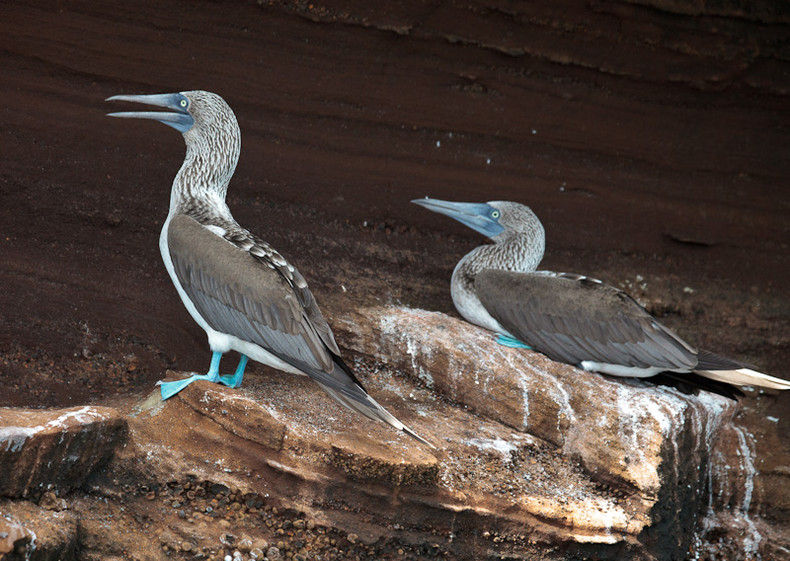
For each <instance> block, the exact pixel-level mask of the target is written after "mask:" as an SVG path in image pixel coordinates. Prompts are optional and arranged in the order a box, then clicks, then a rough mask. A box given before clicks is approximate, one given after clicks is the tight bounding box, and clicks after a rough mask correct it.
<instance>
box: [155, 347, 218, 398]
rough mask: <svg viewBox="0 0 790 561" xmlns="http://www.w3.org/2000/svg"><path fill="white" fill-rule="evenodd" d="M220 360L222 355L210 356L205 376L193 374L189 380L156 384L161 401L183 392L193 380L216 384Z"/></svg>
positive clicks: (214, 354)
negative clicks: (209, 363) (159, 387)
mask: <svg viewBox="0 0 790 561" xmlns="http://www.w3.org/2000/svg"><path fill="white" fill-rule="evenodd" d="M221 358H222V353H219V352H214V353H213V354H212V355H211V366H209V369H208V373H207V374H193V375H192V376H190V377H189V378H184V379H183V380H176V381H175V382H158V385H159V386H161V392H162V401H164V400H165V399H168V398H170V397H173V396H174V395H176V394H177V393H178V392H180V391H181V390H183V389H184V388H185V387H187V386H188V385H189V384H191V383H192V382H194V381H195V380H208V381H209V382H215V383H216V382H218V381H219V361H220V359H221Z"/></svg>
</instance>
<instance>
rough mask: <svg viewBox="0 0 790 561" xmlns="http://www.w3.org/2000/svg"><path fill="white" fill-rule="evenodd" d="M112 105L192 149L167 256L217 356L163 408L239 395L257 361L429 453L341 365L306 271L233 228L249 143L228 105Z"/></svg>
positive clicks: (164, 238)
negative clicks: (301, 379)
mask: <svg viewBox="0 0 790 561" xmlns="http://www.w3.org/2000/svg"><path fill="white" fill-rule="evenodd" d="M107 101H131V102H136V103H144V104H147V105H153V106H157V107H163V108H165V109H168V110H169V111H168V112H150V111H140V112H126V113H110V116H112V117H125V118H136V119H153V120H155V121H160V122H162V123H164V124H166V125H168V126H170V127H173V128H174V129H176V130H177V131H179V132H180V133H182V135H183V136H184V141H185V143H186V157H185V159H184V163H183V164H182V165H181V169H180V170H179V171H178V174H177V175H176V178H175V180H174V181H173V188H172V191H171V194H170V212H169V214H168V215H167V220H165V224H164V227H163V228H162V234H161V236H160V238H159V249H160V251H161V253H162V259H163V260H164V262H165V267H166V268H167V272H168V273H169V274H170V278H171V279H172V281H173V284H175V286H176V290H177V291H178V294H179V296H180V297H181V300H182V301H183V302H184V305H185V306H186V308H187V310H188V311H189V314H190V315H191V316H192V317H193V318H194V320H195V321H196V322H197V323H198V324H199V325H200V327H202V328H203V329H204V330H205V331H206V334H207V335H208V342H209V347H210V348H211V350H212V352H213V355H212V358H211V366H210V367H209V371H208V373H207V374H205V375H193V376H191V377H189V378H186V379H184V380H179V381H176V382H164V383H161V392H162V399H167V398H169V397H171V396H173V395H175V394H176V393H178V392H179V391H181V390H182V389H184V388H185V387H186V386H187V385H189V384H190V383H192V382H194V381H195V380H209V381H211V382H219V383H222V384H225V385H227V386H230V387H233V388H237V387H239V386H240V385H241V382H242V378H243V376H244V369H245V367H246V365H247V360H248V357H249V358H252V359H253V360H256V361H258V362H261V363H263V364H266V365H268V366H271V367H273V368H277V369H279V370H284V371H286V372H290V373H294V374H306V375H307V376H310V377H311V378H312V379H313V380H315V381H316V382H317V383H318V384H319V385H320V386H321V387H322V388H323V389H324V390H325V391H326V392H327V393H328V394H329V395H330V396H332V397H333V398H335V399H336V400H337V401H339V402H340V403H342V404H343V405H345V406H346V407H348V408H349V409H352V410H354V411H357V412H358V413H361V414H362V415H365V416H366V417H368V418H370V419H373V420H378V421H384V422H385V423H388V424H390V425H392V426H393V427H395V428H396V429H398V430H402V431H403V432H405V433H406V434H408V435H409V436H412V437H414V438H415V439H417V440H419V441H421V442H424V443H426V444H429V443H427V442H426V441H425V440H423V439H422V438H421V437H420V436H418V435H417V434H416V433H415V432H413V431H412V430H411V429H409V428H408V427H406V426H405V425H404V424H403V423H401V422H400V421H398V419H396V418H395V417H394V416H393V415H391V414H390V413H389V412H388V411H386V410H385V409H384V408H383V407H382V406H381V405H379V404H378V403H377V402H376V401H375V400H374V399H373V398H372V397H370V396H369V395H368V394H367V392H366V391H365V389H364V388H363V387H362V384H361V383H360V382H359V380H357V378H356V377H355V376H354V374H353V373H352V372H351V370H350V369H349V367H348V366H347V365H346V364H345V363H344V362H343V360H342V359H341V358H340V349H339V348H338V346H337V343H336V342H335V338H334V336H333V334H332V331H331V329H330V328H329V325H328V324H327V322H326V320H325V319H324V316H323V315H322V314H321V311H320V310H319V309H318V305H317V304H316V302H315V300H314V298H313V295H312V293H311V292H310V289H309V288H308V286H307V282H306V281H305V279H304V277H303V276H302V275H301V274H300V273H299V271H297V270H296V268H295V267H294V266H293V265H291V264H290V263H289V262H288V261H286V260H285V258H283V256H282V255H280V254H279V253H278V252H277V251H275V250H274V248H272V247H271V246H270V245H269V244H267V243H266V242H265V241H263V240H262V239H260V238H258V237H257V236H255V235H253V234H251V233H250V232H249V231H247V230H246V229H244V228H242V227H241V226H240V225H239V224H238V223H237V222H236V221H235V220H234V219H233V216H232V215H231V212H230V209H229V208H228V206H227V205H226V204H225V195H226V193H227V190H228V183H229V182H230V178H231V176H232V175H233V172H234V171H235V169H236V163H237V162H238V159H239V152H240V150H241V133H240V131H239V125H238V123H237V121H236V116H235V115H234V114H233V111H232V110H231V109H230V107H229V106H228V104H227V103H225V100H223V99H222V98H221V97H220V96H218V95H216V94H213V93H209V92H205V91H190V92H181V93H172V94H159V95H116V96H113V97H110V98H108V99H107ZM230 350H234V351H237V352H239V353H240V354H241V360H240V361H239V365H238V368H237V369H236V372H235V373H234V374H233V375H231V376H220V375H219V363H220V359H221V358H222V355H223V354H224V353H226V352H228V351H230ZM429 445H430V444H429Z"/></svg>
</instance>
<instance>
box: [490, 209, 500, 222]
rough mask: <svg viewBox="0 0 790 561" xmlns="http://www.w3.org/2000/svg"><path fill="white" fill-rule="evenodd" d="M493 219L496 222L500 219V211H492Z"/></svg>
mask: <svg viewBox="0 0 790 561" xmlns="http://www.w3.org/2000/svg"><path fill="white" fill-rule="evenodd" d="M491 218H493V219H494V220H498V219H499V211H498V210H492V211H491Z"/></svg>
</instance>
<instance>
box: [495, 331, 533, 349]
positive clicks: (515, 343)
mask: <svg viewBox="0 0 790 561" xmlns="http://www.w3.org/2000/svg"><path fill="white" fill-rule="evenodd" d="M496 342H497V343H499V344H500V345H502V346H503V347H510V348H511V349H530V350H531V349H532V347H530V346H529V345H527V344H525V343H522V342H521V341H519V340H518V339H516V338H515V337H511V336H510V335H501V334H500V335H497V338H496Z"/></svg>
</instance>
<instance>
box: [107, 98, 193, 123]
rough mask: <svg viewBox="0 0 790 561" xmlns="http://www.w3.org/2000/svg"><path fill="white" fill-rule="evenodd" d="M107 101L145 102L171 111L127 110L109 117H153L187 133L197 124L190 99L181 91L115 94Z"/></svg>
mask: <svg viewBox="0 0 790 561" xmlns="http://www.w3.org/2000/svg"><path fill="white" fill-rule="evenodd" d="M105 101H131V102H133V103H144V104H145V105H154V106H156V107H163V108H165V109H170V110H171V112H158V111H126V112H122V113H108V114H107V116H108V117H121V118H123V119H152V120H154V121H159V122H160V123H164V124H165V125H167V126H169V127H173V128H174V129H176V130H177V131H178V132H180V133H185V132H187V131H188V130H189V129H191V128H192V126H193V125H194V124H195V120H194V119H193V118H192V115H190V114H189V111H188V109H189V100H188V99H187V98H186V97H185V96H183V95H182V94H180V93H173V94H155V95H114V96H112V97H108V98H107V99H105Z"/></svg>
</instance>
